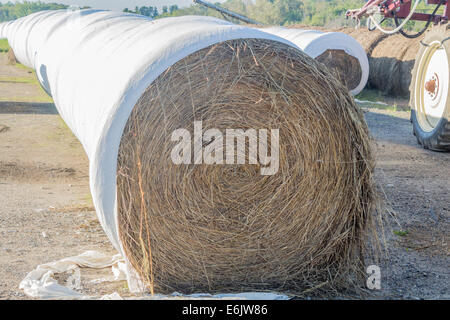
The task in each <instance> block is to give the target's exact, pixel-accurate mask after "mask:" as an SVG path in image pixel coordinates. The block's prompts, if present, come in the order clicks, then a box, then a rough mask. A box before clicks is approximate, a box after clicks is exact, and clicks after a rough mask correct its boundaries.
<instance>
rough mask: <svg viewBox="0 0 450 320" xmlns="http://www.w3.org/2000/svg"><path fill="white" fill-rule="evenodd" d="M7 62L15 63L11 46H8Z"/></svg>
mask: <svg viewBox="0 0 450 320" xmlns="http://www.w3.org/2000/svg"><path fill="white" fill-rule="evenodd" d="M7 63H8V64H9V65H15V64H16V63H17V59H16V55H15V54H14V51H13V49H12V48H9V50H8V55H7Z"/></svg>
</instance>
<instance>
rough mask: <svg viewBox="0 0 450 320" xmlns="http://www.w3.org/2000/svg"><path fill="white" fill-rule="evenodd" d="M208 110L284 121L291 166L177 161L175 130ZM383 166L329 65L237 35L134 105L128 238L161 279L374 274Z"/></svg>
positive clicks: (219, 119) (267, 283) (165, 288)
mask: <svg viewBox="0 0 450 320" xmlns="http://www.w3.org/2000/svg"><path fill="white" fill-rule="evenodd" d="M200 120H201V121H202V124H203V130H207V129H212V128H216V129H218V130H220V131H221V132H222V133H225V132H226V129H231V128H233V129H243V130H248V129H256V130H258V129H268V130H269V132H270V130H271V129H279V170H278V172H277V173H276V174H274V175H261V173H260V170H261V165H259V164H248V162H249V161H248V160H247V161H246V164H239V165H238V164H234V165H225V164H224V165H218V164H217V165H206V164H197V165H195V164H181V165H176V164H174V163H173V162H172V160H171V152H172V149H173V147H174V145H175V143H174V142H172V141H171V134H172V132H173V131H174V130H176V129H180V128H186V129H188V130H189V132H191V133H193V130H194V129H193V123H194V121H200ZM272 142H273V140H272ZM272 142H270V143H272ZM210 143H211V141H203V146H204V147H206V146H207V145H209V144H210ZM268 148H269V150H270V148H271V145H269V146H268ZM248 153H249V148H248V144H247V147H246V148H245V154H246V156H248ZM246 159H247V157H246ZM372 170H373V162H372V155H371V151H370V146H369V137H368V130H367V127H366V124H365V121H364V118H363V115H362V113H361V111H360V110H359V108H358V107H357V106H356V105H355V103H354V102H353V100H352V98H351V97H350V96H349V94H348V90H347V89H346V88H345V87H344V86H342V85H341V84H340V83H339V82H338V81H337V80H336V79H335V77H333V76H331V74H330V72H329V71H327V70H325V68H323V67H322V65H321V64H319V63H317V62H315V61H314V60H313V59H311V58H309V57H307V56H306V55H305V54H303V53H302V52H300V51H298V50H295V49H294V48H291V47H289V46H287V45H284V44H280V43H277V42H273V41H267V40H266V41H263V40H252V39H250V40H249V39H248V40H234V41H227V42H224V43H221V44H217V45H213V46H211V47H208V48H206V49H204V50H201V51H198V52H196V53H194V54H192V55H190V56H189V57H187V58H185V59H183V60H181V61H179V62H178V63H176V64H175V65H173V66H172V67H171V68H169V69H168V70H167V71H166V72H165V73H164V74H162V75H161V76H160V77H159V78H158V79H157V80H156V81H155V82H154V83H153V84H152V85H151V86H150V87H149V88H148V89H147V90H146V92H145V93H144V94H143V96H142V97H141V98H140V100H139V102H138V103H137V104H136V106H135V107H134V109H133V111H132V114H131V116H130V118H129V120H128V122H127V125H126V128H125V130H124V133H123V137H122V141H121V145H120V149H119V158H118V171H117V197H118V223H119V235H120V239H121V241H122V244H123V248H124V250H125V254H126V256H127V258H128V259H129V261H130V263H131V264H132V266H133V267H134V268H135V269H136V270H137V272H138V273H139V274H140V276H141V278H142V279H143V280H144V281H145V283H146V284H147V285H148V287H149V288H151V289H154V290H155V292H173V291H179V292H183V293H192V292H202V291H203V292H204V291H208V292H217V291H244V290H280V291H281V290H283V291H291V292H293V293H301V292H303V291H304V290H307V289H311V288H321V289H323V290H330V289H332V288H334V289H339V288H352V287H354V285H355V282H354V281H356V282H357V284H356V285H357V286H362V285H363V284H364V281H362V280H361V279H362V276H363V275H364V269H363V261H362V259H361V257H362V256H363V250H364V241H365V232H366V229H367V226H368V222H369V218H370V214H369V213H370V211H371V209H372V206H373V203H374V186H373V182H372ZM357 280H360V281H359V282H358V281H357Z"/></svg>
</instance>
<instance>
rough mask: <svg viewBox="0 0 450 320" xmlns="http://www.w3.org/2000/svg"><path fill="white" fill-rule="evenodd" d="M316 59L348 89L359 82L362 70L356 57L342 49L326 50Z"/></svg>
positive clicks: (353, 87) (356, 85) (351, 88)
mask: <svg viewBox="0 0 450 320" xmlns="http://www.w3.org/2000/svg"><path fill="white" fill-rule="evenodd" d="M316 60H317V61H319V62H321V63H323V64H324V65H326V66H327V68H329V69H330V70H331V72H332V73H333V74H334V75H335V76H336V77H337V78H338V79H339V80H340V81H341V82H342V83H343V84H344V85H345V86H346V87H347V88H348V89H349V90H353V89H355V88H356V87H358V85H359V84H360V83H361V77H362V70H361V65H360V63H359V61H358V59H357V58H355V57H353V56H351V55H349V54H347V53H346V52H345V51H344V50H327V51H325V52H324V53H322V54H321V55H320V56H318V57H317V58H316Z"/></svg>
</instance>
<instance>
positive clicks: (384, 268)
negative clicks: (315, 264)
mask: <svg viewBox="0 0 450 320" xmlns="http://www.w3.org/2000/svg"><path fill="white" fill-rule="evenodd" d="M357 99H358V100H359V101H364V102H362V103H360V104H359V106H360V107H361V108H362V110H363V111H364V115H365V118H366V121H367V123H368V126H369V130H370V134H371V136H372V138H373V140H372V142H371V143H372V145H373V148H374V150H375V158H376V170H375V178H376V183H377V186H378V188H379V190H380V191H381V193H382V194H383V200H384V207H383V208H384V209H383V215H385V216H386V224H385V227H386V228H385V235H386V240H385V243H386V246H387V253H386V254H385V255H383V256H382V258H381V262H380V263H379V264H380V267H381V273H382V281H381V290H374V291H369V292H368V293H367V294H368V298H388V299H390V298H393V299H398V298H406V299H442V298H446V299H448V298H450V291H449V287H448V284H449V283H450V274H449V265H450V251H449V241H450V239H449V230H450V200H449V199H450V189H449V186H448V182H449V178H448V177H449V176H450V161H449V155H448V153H437V152H431V151H428V150H424V149H422V148H421V147H420V146H418V145H417V143H416V140H415V137H414V136H413V135H412V134H411V131H412V126H411V123H410V121H409V117H410V113H409V111H408V109H407V101H406V100H402V99H396V98H392V97H386V96H383V95H381V94H379V93H378V92H376V91H364V92H363V93H362V94H360V95H359V96H358V97H357ZM370 100H372V102H370ZM377 102H386V104H378V103H377ZM0 203H1V207H0V237H1V241H0V298H1V299H26V298H27V297H26V296H25V295H24V294H23V292H22V291H21V290H20V289H19V288H18V285H19V283H20V281H21V280H22V279H23V278H24V277H25V275H26V274H27V273H28V272H30V271H31V270H33V269H34V268H35V267H36V266H37V265H39V264H43V263H47V262H50V261H54V260H59V259H62V258H65V257H68V256H73V255H77V254H80V253H82V252H84V251H86V250H98V251H100V252H103V253H106V254H114V253H115V250H114V249H113V247H112V246H111V244H110V243H109V241H108V239H107V237H106V235H105V234H104V232H103V231H102V229H101V227H100V224H99V223H98V222H97V218H96V215H95V212H94V208H93V204H92V200H91V196H90V190H89V178H88V159H87V157H86V155H85V153H84V150H83V148H82V146H81V145H80V143H79V142H78V140H77V139H76V138H75V137H74V136H73V135H72V133H71V132H70V130H69V129H68V127H67V126H66V125H65V123H64V122H63V121H62V119H61V118H60V116H59V115H58V113H57V111H56V109H55V107H54V105H53V103H52V100H51V98H50V97H48V96H47V95H46V94H45V92H44V91H43V90H42V89H41V88H40V86H39V84H38V82H37V80H36V76H35V74H34V73H33V71H31V70H30V69H27V68H25V67H23V66H21V65H19V64H17V65H8V63H7V54H6V53H1V54H0ZM368 262H369V264H370V261H368ZM109 273H110V270H109V269H104V270H90V269H86V270H85V269H83V270H82V286H81V292H83V293H85V294H90V295H102V294H108V293H112V292H114V291H116V292H118V293H119V294H120V295H122V296H125V297H126V296H127V295H128V293H127V292H128V290H127V285H126V281H122V282H118V283H106V284H105V283H103V284H101V285H95V284H93V283H92V282H90V280H92V279H96V278H101V277H104V276H106V275H108V274H109ZM337 298H348V296H345V295H343V296H342V297H337ZM350 298H352V297H351V296H350Z"/></svg>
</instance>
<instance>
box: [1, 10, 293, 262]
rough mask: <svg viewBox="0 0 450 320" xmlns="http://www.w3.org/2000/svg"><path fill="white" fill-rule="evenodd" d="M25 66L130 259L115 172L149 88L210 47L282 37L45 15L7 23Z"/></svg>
mask: <svg viewBox="0 0 450 320" xmlns="http://www.w3.org/2000/svg"><path fill="white" fill-rule="evenodd" d="M0 35H1V36H2V37H6V38H7V39H8V41H9V43H10V45H11V47H12V48H13V50H14V53H15V55H16V57H17V59H18V61H19V62H21V63H22V64H24V65H26V66H28V67H31V68H33V69H35V70H36V73H37V76H38V78H39V81H40V83H41V84H42V86H43V88H44V89H45V90H46V91H47V92H48V93H49V94H50V95H51V96H52V97H53V99H54V101H55V105H56V108H57V109H58V111H59V113H60V115H61V117H62V118H63V119H64V121H65V122H66V123H67V125H68V126H69V128H70V129H71V130H72V132H73V133H74V134H75V135H76V137H77V138H78V139H79V140H80V141H81V143H82V145H83V147H84V149H85V151H86V153H87V155H88V157H89V162H90V163H89V164H90V166H89V167H90V187H91V193H92V197H93V202H94V205H95V208H96V211H97V215H98V218H99V220H100V222H101V225H102V227H103V229H104V230H105V232H106V234H107V235H108V237H109V239H110V241H111V242H112V243H113V245H114V246H115V247H116V249H117V250H118V251H120V252H121V253H122V254H123V250H122V248H121V244H120V241H119V236H118V227H117V207H116V169H117V168H116V167H117V155H118V150H119V144H120V141H121V137H122V133H123V130H124V127H125V124H126V122H127V120H128V117H129V115H130V113H131V111H132V109H133V107H134V106H135V104H136V103H137V101H138V99H139V98H140V97H141V96H142V94H143V93H144V91H145V90H146V88H147V87H149V86H150V85H151V83H152V82H153V81H154V80H155V79H156V78H157V77H158V76H159V75H160V74H162V73H163V72H164V71H165V70H166V69H167V68H168V67H170V66H172V65H173V64H175V63H176V62H178V61H180V60H182V59H183V58H185V57H187V56H188V55H190V54H192V53H194V52H196V51H198V50H201V49H204V48H206V47H208V46H210V45H213V44H217V43H220V42H224V41H228V40H233V39H248V38H253V39H266V40H273V41H278V42H282V43H286V44H289V45H292V46H295V45H293V44H292V43H290V42H289V41H287V40H285V39H283V38H280V37H278V36H275V35H272V34H269V33H265V32H262V31H259V30H256V29H252V28H247V27H244V26H238V25H233V24H231V23H228V22H226V21H222V20H219V19H216V18H211V17H197V16H186V17H176V18H165V19H159V20H155V21H152V20H150V19H149V18H146V17H143V16H139V15H134V14H127V13H119V12H111V11H101V10H82V11H78V12H71V11H66V10H57V11H43V12H38V13H34V14H32V15H30V16H27V17H24V18H20V19H18V20H15V21H13V22H8V23H4V24H1V25H0Z"/></svg>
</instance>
